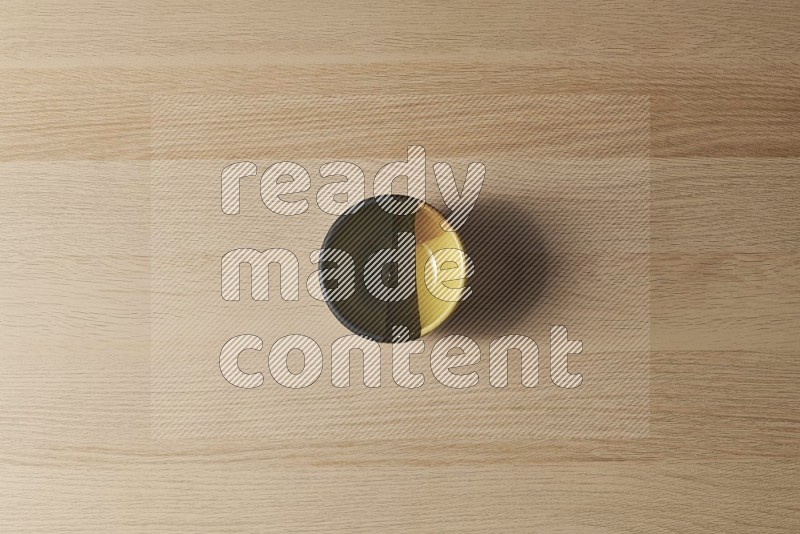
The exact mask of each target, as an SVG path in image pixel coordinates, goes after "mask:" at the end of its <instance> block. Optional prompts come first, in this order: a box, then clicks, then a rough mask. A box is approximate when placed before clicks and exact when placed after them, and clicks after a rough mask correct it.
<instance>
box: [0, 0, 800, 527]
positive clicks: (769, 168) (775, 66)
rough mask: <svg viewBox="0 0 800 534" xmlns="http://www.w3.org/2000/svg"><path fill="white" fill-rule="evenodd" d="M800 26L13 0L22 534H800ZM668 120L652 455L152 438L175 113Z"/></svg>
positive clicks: (647, 442) (717, 15)
mask: <svg viewBox="0 0 800 534" xmlns="http://www.w3.org/2000/svg"><path fill="white" fill-rule="evenodd" d="M799 36H800V6H798V4H797V3H796V2H792V1H776V0H771V1H767V2H725V1H717V0H700V1H679V2H658V1H643V2H622V1H618V0H612V1H599V0H588V1H578V2H558V1H542V2H523V1H519V0H517V1H509V2H502V1H490V2H484V3H479V2H474V1H473V2H442V3H433V2H415V1H412V2H392V3H386V2H379V3H373V2H368V1H366V0H351V1H316V0H315V1H312V2H303V3H299V2H255V1H253V2H246V1H238V0H235V1H229V2H191V1H188V0H167V1H162V2H154V1H153V2H151V1H147V2H137V3H124V2H112V1H101V2H86V1H84V2H80V1H79V2H74V3H71V4H69V5H67V4H64V3H61V2H54V1H51V2H36V1H28V0H25V1H23V0H0V199H2V206H3V209H2V211H0V224H1V225H2V229H3V231H2V237H0V244H1V245H2V251H3V254H2V256H0V297H1V298H2V301H0V355H2V357H0V370H1V371H2V374H0V384H2V385H0V531H2V532H25V531H35V532H61V531H83V532H116V531H131V532H144V531H153V532H186V531H189V532H194V531H197V532H200V531H209V532H223V531H227V532H242V531H253V532H259V531H284V530H298V531H326V532H327V531H336V530H352V531H364V532H375V531H431V532H439V531H495V530H496V531H520V532H528V531H537V532H673V531H674V532H695V531H697V532H700V531H707V532H796V531H798V530H800V517H799V516H798V514H799V513H800V511H799V510H798V508H800V507H799V506H798V504H797V503H798V495H799V494H800V447H799V446H798V445H799V444H800V442H798V438H799V437H800V419H799V416H798V410H799V409H800V394H799V393H800V387H798V380H800V372H798V366H797V362H798V356H800V349H798V346H800V345H799V344H798V342H800V276H798V275H800V266H799V262H798V260H800V248H798V247H799V246H800V215H799V214H800V186H799V185H798V179H800V128H799V127H798V124H800V60H799V59H798V58H800V38H799ZM174 93H192V94H252V95H263V94H287V95H303V94H309V95H314V94H316V95H319V94H321V95H325V94H337V95H349V94H359V95H361V94H363V95H390V94H411V95H413V94H515V95H516V94H523V95H540V94H563V93H578V94H584V93H585V94H596V93H604V94H607V93H612V94H613V93H624V94H632V95H649V96H650V109H651V119H650V122H651V155H652V160H651V202H652V205H651V285H652V290H651V321H652V322H651V348H652V354H651V358H650V361H651V388H650V389H651V400H650V406H651V424H650V437H649V438H646V439H639V440H570V441H567V440H502V439H501V440H493V441H475V442H464V441H458V442H454V441H446V440H438V441H437V440H432V441H425V442H420V441H418V440H403V439H395V440H386V441H376V440H369V441H359V440H348V441H325V440H320V441H317V442H313V443H309V442H308V441H302V442H300V441H296V442H293V441H270V440H263V439H261V440H255V439H253V440H243V439H237V440H233V439H230V440H225V439H215V440H193V441H187V440H173V441H170V440H154V439H152V438H151V431H150V423H151V421H150V417H151V413H150V402H151V399H150V376H151V367H150V353H149V343H150V301H149V297H148V292H149V290H150V271H149V269H150V260H149V256H148V251H149V243H150V229H149V223H150V219H149V202H150V184H149V163H148V160H149V158H150V132H151V117H150V105H151V97H152V95H154V94H174Z"/></svg>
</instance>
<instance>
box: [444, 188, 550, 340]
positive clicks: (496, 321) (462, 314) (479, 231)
mask: <svg viewBox="0 0 800 534" xmlns="http://www.w3.org/2000/svg"><path fill="white" fill-rule="evenodd" d="M459 235H460V236H461V239H462V241H463V243H464V247H465V249H466V251H467V253H468V254H469V256H470V258H472V262H473V265H474V274H473V276H472V277H470V286H471V287H472V295H471V296H470V297H469V298H468V299H467V300H465V301H464V302H462V303H461V305H460V306H459V307H458V309H457V310H456V311H455V313H454V314H453V317H452V318H451V319H450V320H448V321H447V322H446V323H445V324H443V325H442V327H441V332H442V333H443V334H445V335H447V334H456V333H457V334H461V335H466V336H482V335H491V336H492V337H496V336H499V335H504V334H512V333H516V332H514V328H515V327H518V326H519V325H521V324H523V323H524V322H525V321H526V319H527V318H529V317H530V315H531V314H532V313H535V310H536V309H537V307H538V306H539V305H540V304H541V300H542V297H543V296H544V295H545V294H546V293H547V291H548V289H550V288H551V287H552V285H553V281H554V279H555V272H556V270H557V262H556V258H555V256H554V255H552V254H551V253H550V251H549V250H548V244H547V240H546V238H545V233H544V229H543V227H542V226H541V224H540V223H539V222H537V220H536V218H535V214H533V213H531V210H530V209H526V208H525V207H524V206H521V205H519V204H517V203H514V202H513V201H511V202H509V201H508V200H506V199H498V198H491V197H489V198H484V199H481V201H479V202H478V204H477V205H476V206H475V208H474V209H473V211H472V213H471V214H470V216H469V219H468V220H467V222H466V223H465V224H464V226H463V227H462V228H461V229H460V230H459Z"/></svg>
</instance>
